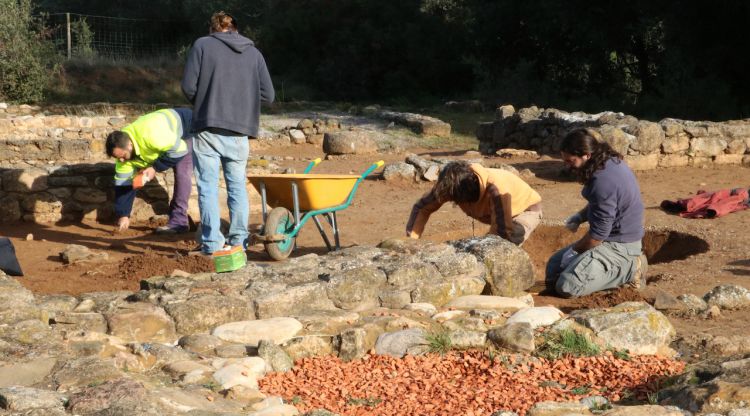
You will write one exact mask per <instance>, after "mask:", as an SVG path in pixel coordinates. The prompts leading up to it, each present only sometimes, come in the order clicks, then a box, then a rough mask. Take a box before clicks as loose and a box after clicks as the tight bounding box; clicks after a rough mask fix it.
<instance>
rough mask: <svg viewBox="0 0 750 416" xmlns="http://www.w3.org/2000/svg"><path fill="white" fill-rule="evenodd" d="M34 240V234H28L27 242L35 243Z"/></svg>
mask: <svg viewBox="0 0 750 416" xmlns="http://www.w3.org/2000/svg"><path fill="white" fill-rule="evenodd" d="M33 240H34V234H31V233H28V234H26V241H33Z"/></svg>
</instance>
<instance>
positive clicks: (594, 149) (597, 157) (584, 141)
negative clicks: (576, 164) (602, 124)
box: [560, 128, 622, 183]
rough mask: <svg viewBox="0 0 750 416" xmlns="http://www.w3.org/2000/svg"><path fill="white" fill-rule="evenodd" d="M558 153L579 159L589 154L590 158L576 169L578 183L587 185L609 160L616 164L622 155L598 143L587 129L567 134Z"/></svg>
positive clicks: (606, 144)
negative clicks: (613, 160)
mask: <svg viewBox="0 0 750 416" xmlns="http://www.w3.org/2000/svg"><path fill="white" fill-rule="evenodd" d="M560 151H562V152H565V153H568V154H571V155H573V156H578V157H581V156H583V155H586V154H589V155H591V157H590V158H589V160H587V161H586V163H585V164H584V165H583V166H581V168H580V169H576V174H577V175H578V181H579V182H581V183H587V182H588V181H589V180H591V177H592V176H593V175H594V172H596V171H597V170H599V169H603V168H604V164H605V163H607V161H608V160H609V159H615V161H616V162H617V163H620V162H621V161H622V155H621V154H620V153H619V152H617V151H616V150H614V149H613V148H612V146H610V145H609V143H607V142H603V141H599V140H597V139H596V137H595V133H594V132H592V131H590V130H589V129H585V128H581V129H576V130H573V131H571V132H570V133H568V134H567V135H566V136H565V138H563V140H562V143H560Z"/></svg>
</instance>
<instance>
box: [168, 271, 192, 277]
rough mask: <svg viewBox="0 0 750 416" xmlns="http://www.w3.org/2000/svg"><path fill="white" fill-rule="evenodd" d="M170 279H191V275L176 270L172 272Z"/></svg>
mask: <svg viewBox="0 0 750 416" xmlns="http://www.w3.org/2000/svg"><path fill="white" fill-rule="evenodd" d="M169 276H170V277H190V273H188V272H186V271H184V270H180V269H174V270H172V273H170V274H169Z"/></svg>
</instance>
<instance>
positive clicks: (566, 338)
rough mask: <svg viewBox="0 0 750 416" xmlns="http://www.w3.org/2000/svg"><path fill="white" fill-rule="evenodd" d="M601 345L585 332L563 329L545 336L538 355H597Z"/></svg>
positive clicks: (550, 357)
mask: <svg viewBox="0 0 750 416" xmlns="http://www.w3.org/2000/svg"><path fill="white" fill-rule="evenodd" d="M599 352H600V348H599V346H597V345H596V344H594V343H593V342H591V340H590V339H589V338H588V337H587V336H586V335H584V334H580V333H578V332H576V331H573V330H563V331H559V332H554V333H551V334H548V335H545V336H544V342H543V343H542V345H541V346H540V347H539V348H538V349H537V355H538V356H540V357H543V358H547V359H551V360H554V359H558V358H560V357H568V356H574V357H588V356H592V355H597V354H599Z"/></svg>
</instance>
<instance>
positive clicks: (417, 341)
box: [375, 328, 428, 358]
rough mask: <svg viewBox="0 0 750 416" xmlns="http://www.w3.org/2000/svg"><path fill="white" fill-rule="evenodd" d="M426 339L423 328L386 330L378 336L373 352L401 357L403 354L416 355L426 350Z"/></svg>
mask: <svg viewBox="0 0 750 416" xmlns="http://www.w3.org/2000/svg"><path fill="white" fill-rule="evenodd" d="M427 344H428V342H427V339H426V334H425V332H424V330H422V329H419V328H412V329H405V330H403V331H397V332H388V333H385V334H382V335H380V336H379V337H378V340H377V342H376V343H375V353H377V354H379V355H390V356H393V357H396V358H401V357H403V356H404V355H406V354H407V353H408V354H411V355H418V354H421V353H424V352H425V351H426V350H427Z"/></svg>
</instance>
